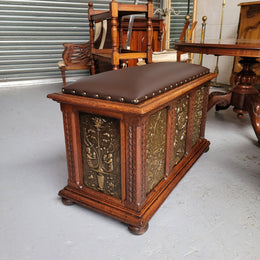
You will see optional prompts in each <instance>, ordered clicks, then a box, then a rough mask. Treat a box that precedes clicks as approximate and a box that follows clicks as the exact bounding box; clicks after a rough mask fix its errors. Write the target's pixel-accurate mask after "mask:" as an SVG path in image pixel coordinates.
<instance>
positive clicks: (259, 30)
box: [231, 1, 260, 85]
mask: <svg viewBox="0 0 260 260" xmlns="http://www.w3.org/2000/svg"><path fill="white" fill-rule="evenodd" d="M239 6H240V7H241V9H240V18H239V27H238V35H237V38H238V39H248V40H257V39H258V40H259V39H260V1H255V2H246V3H241V4H239ZM239 60H241V58H239V57H236V58H235V62H234V67H233V72H232V76H231V79H232V81H233V80H234V77H235V74H236V73H237V72H239V71H240V70H241V69H242V66H241V64H240V63H239ZM257 61H258V63H257V64H255V66H254V67H253V71H254V72H255V73H256V75H257V80H256V84H259V85H260V63H259V62H260V58H258V59H257Z"/></svg>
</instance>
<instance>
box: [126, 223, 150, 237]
mask: <svg viewBox="0 0 260 260" xmlns="http://www.w3.org/2000/svg"><path fill="white" fill-rule="evenodd" d="M148 227H149V224H148V223H147V224H146V225H145V226H144V227H134V226H131V225H128V230H129V231H130V232H131V233H133V234H134V235H143V234H144V233H145V232H146V231H147V229H148Z"/></svg>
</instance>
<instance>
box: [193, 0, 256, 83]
mask: <svg viewBox="0 0 260 260" xmlns="http://www.w3.org/2000/svg"><path fill="white" fill-rule="evenodd" d="M241 2H252V0H243V1H238V0H226V5H225V9H224V19H223V28H222V39H225V38H236V37H237V27H238V22H239V14H240V6H238V4H239V3H241ZM222 3H223V0H198V8H197V20H198V24H197V26H196V32H195V33H196V34H195V35H196V36H195V37H196V38H200V34H201V23H202V20H201V18H202V16H204V15H206V16H207V17H208V19H207V27H206V36H205V39H218V38H219V32H220V23H221V12H222ZM216 59H217V58H216V57H215V56H213V55H203V64H202V65H203V66H206V67H208V68H210V70H211V71H212V72H213V71H214V69H215V66H216ZM233 60H234V58H233V57H229V56H220V57H219V75H218V78H217V82H218V83H223V84H229V79H230V76H231V71H232V67H233ZM196 61H197V55H195V62H196Z"/></svg>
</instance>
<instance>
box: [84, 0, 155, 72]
mask: <svg viewBox="0 0 260 260" xmlns="http://www.w3.org/2000/svg"><path fill="white" fill-rule="evenodd" d="M134 14H136V15H141V14H144V15H145V18H146V32H147V33H146V50H145V51H133V50H127V49H124V48H123V45H122V41H121V39H122V37H121V36H120V33H122V31H121V30H120V23H121V21H122V18H123V17H124V16H127V15H134ZM88 18H89V34H90V45H91V72H92V74H95V62H103V63H104V62H106V63H108V64H111V66H112V69H113V70H117V69H119V65H120V63H121V62H124V61H126V60H129V59H138V58H140V59H145V60H146V62H147V63H151V62H152V46H151V42H152V18H153V4H152V1H151V0H148V2H147V4H144V5H134V4H132V5H131V4H121V3H117V2H116V1H115V0H112V1H111V2H110V7H109V10H108V11H100V10H94V8H93V4H92V3H91V2H90V3H89V9H88ZM104 20H106V21H107V24H108V30H107V33H110V34H111V37H109V38H110V39H111V41H106V42H105V43H104V47H103V48H102V49H98V48H96V47H95V45H94V25H95V23H96V22H100V21H104Z"/></svg>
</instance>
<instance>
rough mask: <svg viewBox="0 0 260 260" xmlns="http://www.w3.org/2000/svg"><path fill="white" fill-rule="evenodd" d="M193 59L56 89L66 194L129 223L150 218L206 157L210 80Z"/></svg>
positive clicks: (138, 226) (140, 229) (135, 228)
mask: <svg viewBox="0 0 260 260" xmlns="http://www.w3.org/2000/svg"><path fill="white" fill-rule="evenodd" d="M215 76H216V74H211V73H209V71H208V69H206V68H204V67H201V66H198V65H193V64H187V63H158V64H149V65H145V66H140V67H131V68H127V69H122V70H117V71H109V72H104V73H100V74H97V75H94V76H90V77H86V78H82V79H81V80H79V81H77V82H75V83H72V84H71V85H69V86H67V87H65V88H64V89H63V93H54V94H50V95H48V97H49V98H52V99H53V100H55V101H57V102H59V103H60V104H61V110H62V112H63V120H64V131H65V141H66V150H67V163H68V175H69V176H68V185H67V186H66V187H65V188H64V189H63V190H61V191H60V193H59V195H60V196H61V197H62V198H63V202H64V203H65V204H71V203H73V202H75V203H79V204H81V205H83V206H86V207H89V208H91V209H94V210H96V211H99V212H102V213H104V214H106V215H109V216H111V217H113V218H116V219H118V220H120V221H122V222H124V223H127V224H128V227H129V229H130V231H131V232H133V233H135V234H143V233H144V232H145V231H146V230H147V227H148V222H149V220H150V218H151V217H152V215H153V214H154V213H155V212H156V210H157V209H158V208H159V207H160V205H161V204H162V203H163V201H164V200H165V199H166V197H167V196H168V195H169V193H170V192H171V191H172V189H173V188H174V187H175V185H176V184H177V183H178V182H179V181H180V179H181V178H182V177H183V176H184V174H185V173H186V172H187V171H188V169H189V168H190V167H191V166H192V165H193V163H194V162H195V161H196V160H197V159H198V157H199V156H200V155H201V154H202V153H203V152H204V151H206V150H207V149H208V146H209V142H208V141H207V140H206V139H204V129H205V120H206V114H207V100H208V89H209V82H210V80H211V79H212V78H213V77H215Z"/></svg>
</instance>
